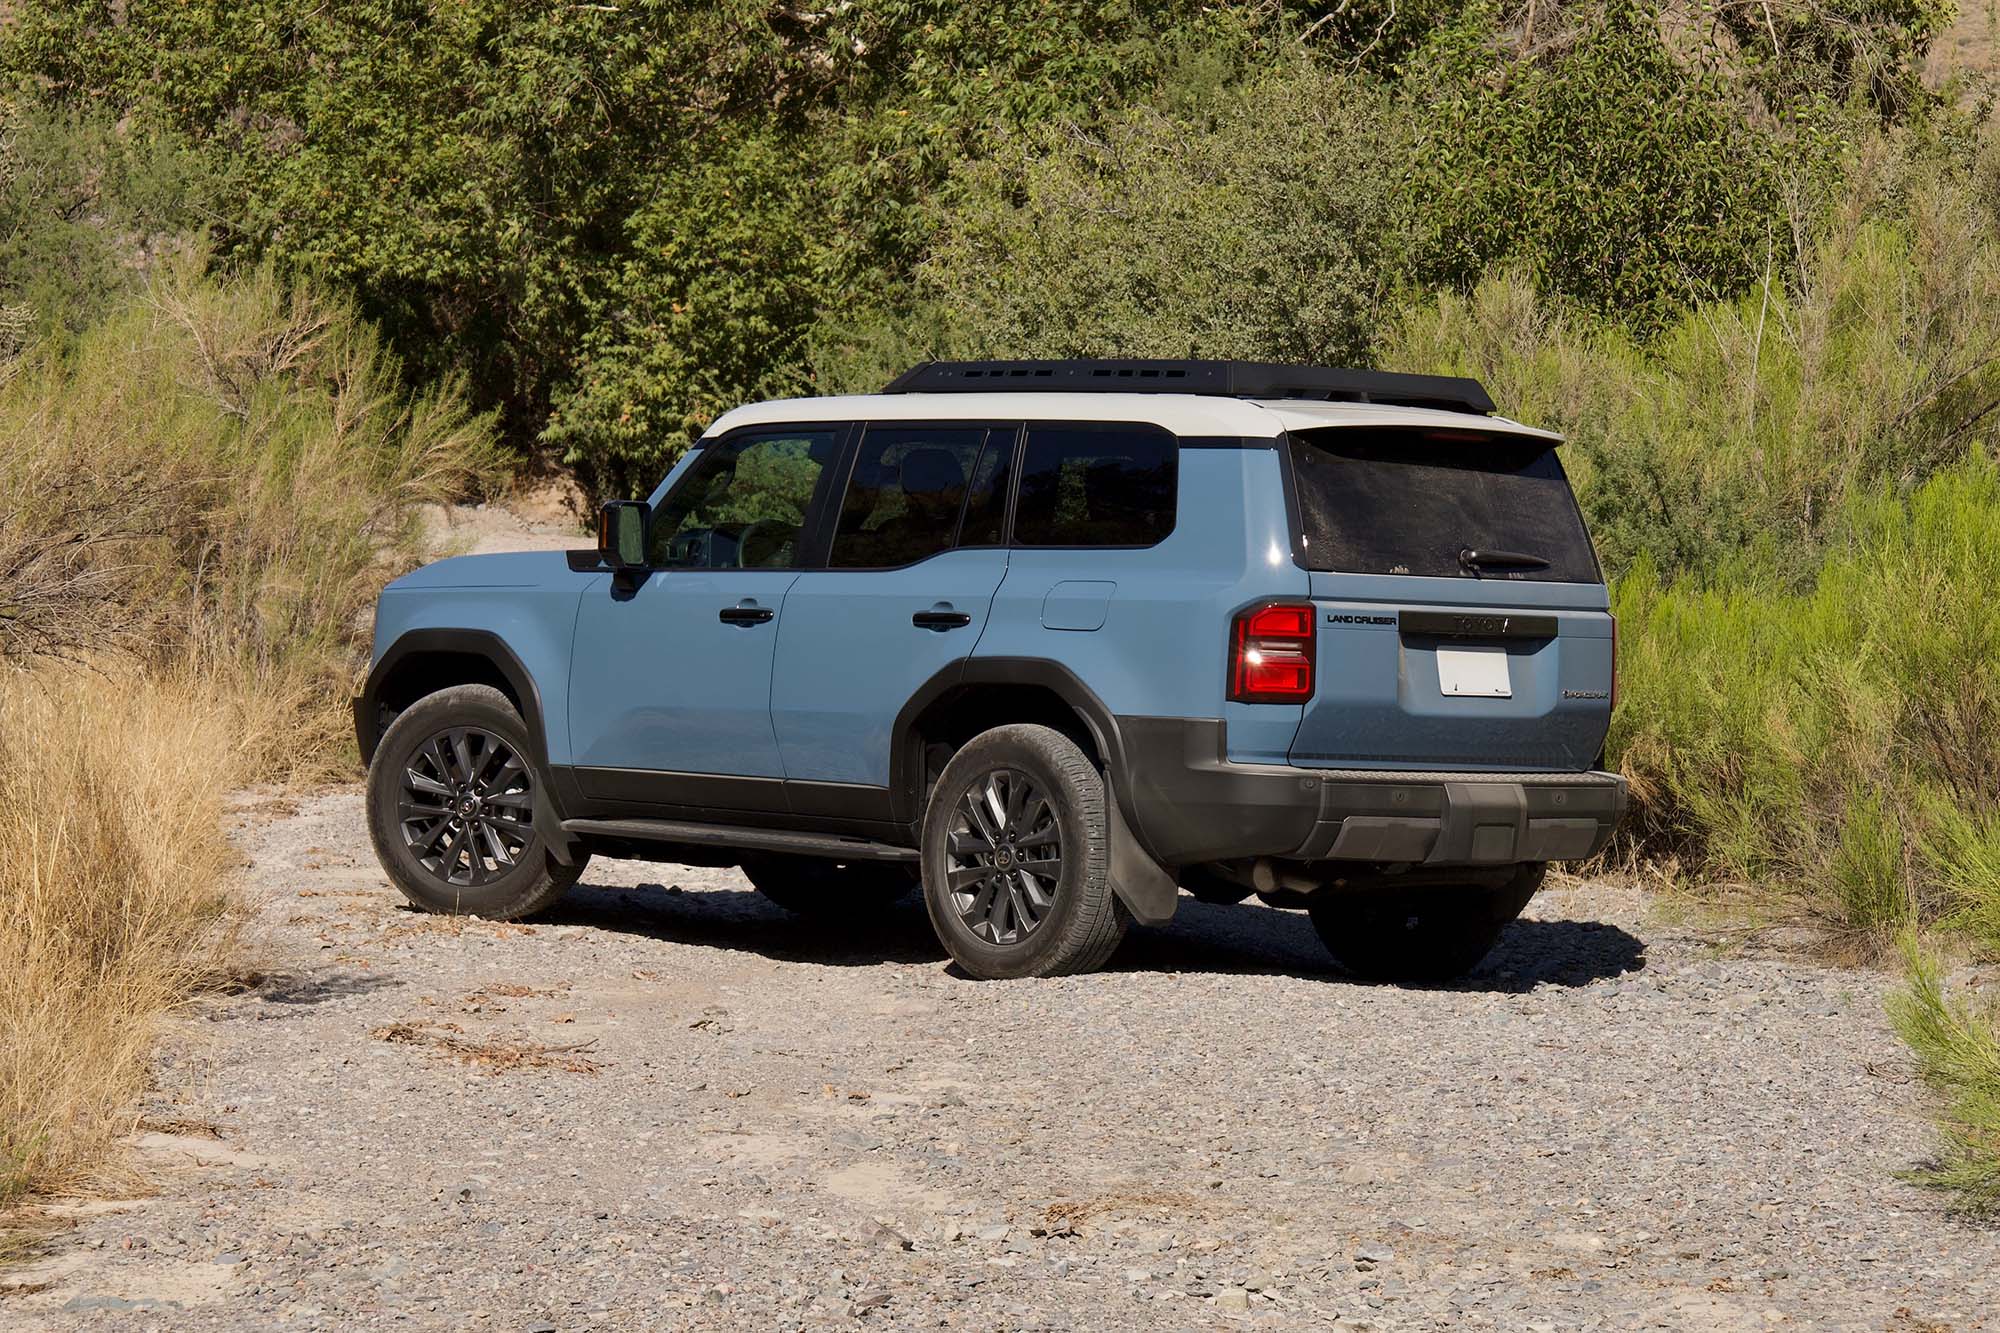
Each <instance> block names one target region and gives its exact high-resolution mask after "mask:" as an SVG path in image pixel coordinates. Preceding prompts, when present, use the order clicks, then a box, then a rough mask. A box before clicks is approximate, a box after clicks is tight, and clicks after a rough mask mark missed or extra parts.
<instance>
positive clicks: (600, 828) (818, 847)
mask: <svg viewBox="0 0 2000 1333" xmlns="http://www.w3.org/2000/svg"><path fill="white" fill-rule="evenodd" d="M562 826H563V832H565V833H574V834H577V835H578V836H580V837H598V838H630V839H632V840H633V841H636V842H681V843H692V844H694V845H696V846H701V847H743V848H749V849H752V850H755V851H760V852H789V853H791V854H792V855H794V856H828V857H832V858H834V859H835V860H840V861H905V862H915V861H918V860H921V859H922V854H921V853H919V852H918V851H917V849H916V848H914V847H894V846H891V845H890V844H888V843H886V842H874V841H871V840H870V839H867V838H849V837H843V836H841V835H839V834H834V833H790V832H786V831H784V830H781V829H767V828H741V827H738V826H736V825H733V824H698V823H695V822H693V821H691V820H682V819H565V820H564V821H563V825H562Z"/></svg>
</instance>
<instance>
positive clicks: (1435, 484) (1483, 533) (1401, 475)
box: [1291, 427, 1602, 583]
mask: <svg viewBox="0 0 2000 1333" xmlns="http://www.w3.org/2000/svg"><path fill="white" fill-rule="evenodd" d="M1291 449H1292V473H1293V476H1294V477H1295V478H1296V479H1297V482H1298V492H1299V518H1300V521H1301V525H1302V526H1303V528H1304V533H1303V535H1304V537H1305V550H1304V555H1305V564H1306V568H1308V569H1316V570H1323V571H1327V572H1338V573H1344V574H1417V575H1429V576H1433V577H1446V578H1473V577H1485V578H1511V579H1529V580H1535V581H1538V582H1545V583H1596V582H1598V581H1600V579H1601V577H1602V576H1601V575H1600V573H1599V572H1598V567H1597V556H1596V555H1595V553H1594V552H1592V550H1591V549H1590V537H1589V535H1588V534H1587V533H1586V532H1585V531H1584V527H1583V515H1582V514H1581V513H1579V512H1578V511H1577V507H1576V497H1575V496H1574V495H1572V494H1571V493H1570V488H1569V478H1568V477H1566V476H1564V475H1563V470H1562V464H1561V463H1560V462H1558V461H1557V460H1556V451H1555V448H1554V447H1553V446H1552V445H1549V444H1547V443H1545V442H1543V441H1541V440H1524V439H1522V438H1520V437H1518V436H1507V435H1496V434H1487V433H1485V432H1481V431H1459V430H1425V429H1415V430H1413V429H1379V428H1358V427H1340V428H1336V429H1331V430H1313V431H1294V432H1293V433H1292V436H1291ZM1466 550H1474V551H1493V552H1507V553H1512V554H1520V555H1526V556H1532V557H1536V558H1539V559H1540V560H1545V561H1547V562H1548V563H1547V564H1546V565H1539V564H1532V563H1525V562H1524V563H1495V564H1491V565H1487V566H1483V567H1482V568H1480V569H1478V570H1476V571H1475V570H1474V569H1471V568H1468V567H1467V566H1466V565H1465V564H1464V563H1462V562H1461V561H1460V559H1459V554H1460V552H1462V551H1466Z"/></svg>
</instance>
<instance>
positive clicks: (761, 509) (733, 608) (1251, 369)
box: [355, 361, 1624, 978]
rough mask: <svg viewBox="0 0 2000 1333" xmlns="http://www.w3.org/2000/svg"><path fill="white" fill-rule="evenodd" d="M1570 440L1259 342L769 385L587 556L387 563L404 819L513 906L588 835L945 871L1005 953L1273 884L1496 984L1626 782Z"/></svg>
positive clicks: (950, 908) (437, 877)
mask: <svg viewBox="0 0 2000 1333" xmlns="http://www.w3.org/2000/svg"><path fill="white" fill-rule="evenodd" d="M1558 443H1559V440H1558V437H1557V436H1555V435H1552V434H1549V433H1548V432H1546V431H1541V430H1535V429H1532V428H1530V427H1527V426H1523V425H1520V424H1518V423H1516V422H1513V421H1509V420H1506V419H1505V418H1502V417H1499V416H1496V415H1494V414H1493V403H1492V401H1491V399H1490V398H1489V397H1488V396H1487V394H1486V392H1485V391H1484V390H1483V389H1482V388H1481V387H1480V386H1479V385H1478V384H1477V383H1475V382H1473V381H1471V380H1466V379H1455V378H1447V377H1437V376H1417V375H1397V374H1383V373H1374V372H1363V371H1350V370H1333V369H1325V368H1317V367H1300V366H1283V365H1265V364H1253V363H1241V362H1200V361H1068V362H1032V361H1015V362H972V363H943V362H939V363H930V364H926V365H921V366H918V367H916V368H915V369H913V370H911V371H909V372H908V373H906V374H904V375H902V376H901V377H899V378H898V379H897V380H896V381H895V382H894V383H892V384H891V385H889V386H888V388H887V389H886V390H885V391H884V392H882V393H880V394H874V395H865V396H856V397H843V398H805V399H795V400H789V401H780V402H765V403H757V404H753V405H751V406H746V407H740V408H737V409H736V410H734V411H732V412H729V413H727V414H726V415H724V416H723V417H722V418H721V419H720V420H718V421H716V422H715V424H714V425H713V426H712V427H711V428H710V429H709V430H708V432H707V433H706V434H705V435H703V436H702V438H701V440H700V441H699V443H698V444H697V445H696V446H695V447H694V448H693V449H691V450H690V451H689V452H688V453H687V454H686V455H685V456H684V457H683V458H682V459H681V460H680V461H679V462H678V464H677V465H676V466H675V467H674V468H673V469H672V471H671V472H670V473H669V474H668V475H667V477H666V478H665V480H663V481H662V482H661V483H660V486H659V488H658V490H657V491H655V492H654V494H653V495H652V497H651V498H650V499H649V500H647V501H643V502H633V501H619V502H613V503H611V504H608V505H606V506H605V507H604V509H603V511H602V513H601V515H600V516H599V529H598V541H597V545H596V547H595V548H594V549H590V550H583V551H572V552H568V553H528V554H514V555H486V556H472V557H464V558H459V559H451V560H444V561H440V562H438V563H436V564H433V565H429V566H427V567H425V568H423V569H419V570H417V571H416V572H415V573H412V574H410V575H408V576H407V577H404V578H401V579H398V580H396V581H395V582H394V583H392V584H390V585H389V587H388V588H387V590H385V591H384V592H383V594H382V597H381V600H380V602H379V604H378V607H377V612H376V622H375V652H374V661H373V666H372V669H371V670H370V672H369V674H368V677H367V683H366V685H365V687H364V689H363V690H362V692H361V695H360V697H359V698H358V699H357V700H356V701H355V724H356V730H357V733H358V736H359V739H360V745H361V752H362V755H363V756H364V757H365V758H366V759H367V760H368V761H369V764H370V767H369V775H368V809H369V822H370V831H371V834H372V836H373V839H374V842H375V846H376V849H377V851H378V853H379V854H380V856H381V859H382V864H383V866H384V868H385V869H386V871H387V872H388V874H389V876H390V878H391V879H392V880H393V881H394V882H395V884H396V885H397V886H398V887H399V888H400V889H401V890H402V892H403V893H404V894H405V895H406V896H407V897H408V898H409V899H410V900H411V901H412V902H413V903H415V904H417V905H418V906H420V907H424V908H428V909H430V910H434V911H442V912H469V913H477V914H479V915H483V916H493V917H516V916H521V915H524V914H526V913H530V912H534V911H536V910H537V909H540V908H543V907H545V906H547V905H548V904H549V903H551V902H552V901H553V900H554V899H555V898H556V897H557V896H559V895H560V894H561V893H562V892H563V891H564V890H565V889H566V888H567V887H568V886H569V885H570V884H571V883H572V882H574V881H575V880H576V878H577V877H578V875H579V874H581V873H582V871H583V868H584V865H585V863H586V862H587V860H588V859H589V858H590V857H591V856H592V855H593V854H601V855H607V856H615V857H644V858H652V859H658V860H666V861H675V862H682V863H695V864H706V865H737V866H741V867H742V870H743V872H744V874H745V875H747V876H748V878H749V880H750V882H751V883H752V884H753V885H755V886H756V888H757V889H758V890H760V891H761V892H763V893H764V894H765V895H767V896H768V897H769V898H771V899H772V900H773V901H774V902H776V903H777V904H779V905H780V906H782V907H784V908H786V909H788V910H790V911H793V912H798V913H803V914H809V915H831V916H842V917H851V916H853V915H855V914H860V913H865V912H871V911H876V910H879V909H881V908H883V907H884V906H886V905H887V904H890V903H893V902H895V901H896V900H898V899H900V898H902V897H904V896H905V895H906V894H908V893H909V892H911V891H913V890H916V889H918V888H919V887H920V888H921V891H922V894H923V898H924V902H925V906H926V908H927V909H928V912H929V915H930V919H931V921H932V923H933V924H934V926H935V928H936V930H937V934H938V937H939V939H940V940H941V941H942V942H943V944H944V946H945V948H946V949H947V950H948V951H949V952H950V954H951V955H952V957H953V958H954V959H955V960H956V961H957V962H958V963H959V965H960V966H962V967H963V968H964V970H965V971H966V972H968V973H970V974H972V975H974V976H977V977H1022V976H1048V975H1054V974H1058V973H1067V972H1078V971H1084V970H1088V969H1091V968H1095V967H1097V966H1098V965H1099V964H1101V963H1102V962H1103V961H1104V960H1105V959H1106V958H1107V957H1108V956H1109V955H1110V954H1111V952H1112V950H1113V949H1114V948H1116V947H1117V945H1118V942H1119V940H1120V939H1121V938H1122V937H1123V936H1124V934H1125V933H1126V930H1127V928H1128V926H1129V924H1130V923H1132V922H1134V921H1137V922H1140V923H1147V924H1151V923H1158V922H1163V921H1165V920H1167V919H1168V918H1169V917H1171V916H1172V915H1173V913H1174V910H1175V905H1176V902H1177V901H1178V898H1179V893H1180V890H1182V889H1185V890H1186V891H1187V892H1188V893H1190V894H1192V895H1193V896H1195V897H1196V898H1200V899H1203V900H1207V901H1216V902H1233V901H1237V900H1240V899H1242V898H1244V897H1247V896H1248V895H1250V894H1252V893H1255V894H1258V895H1260V896H1261V897H1262V898H1263V899H1264V900H1265V901H1266V902H1269V903H1272V904H1275V905H1279V906H1284V907H1302V908H1304V909H1306V910H1307V911H1308V912H1309V913H1310V915H1311V918H1312V922H1313V924H1314V926H1315V927H1316V928H1317V930H1318V932H1319V934H1320V936H1321V937H1322V938H1323V939H1324V940H1325V942H1326V945H1327V947H1328V948H1329V949H1330V950H1331V951H1332V953H1333V954H1334V956H1335V957H1336V958H1337V959H1338V960H1339V961H1340V962H1341V963H1342V964H1343V965H1344V966H1346V967H1347V968H1348V969H1350V970H1351V971H1353V972H1355V973H1357V974H1360V975H1362V976H1366V977H1380V978H1444V977H1450V976H1455V975H1458V974H1460V973H1462V972H1464V971H1466V970H1468V969H1470V968H1471V967H1473V966H1474V965H1475V964H1477V963H1478V962H1479V960H1480V959H1481V958H1482V957H1483V956H1484V955H1485V954H1486V952H1487V951H1488V950H1489V949H1490V947H1491V946H1492V944H1493V943H1494V941H1495V939H1496V938H1497V936H1498V934H1499V932H1500V930H1501V928H1502V927H1503V926H1504V925H1505V924H1506V923H1507V922H1509V921H1511V920H1513V919H1514V917H1515V916H1516V915H1518V914H1519V912H1520V911H1521V909H1522V908H1523V907H1524V906H1525V905H1526V904H1527V902H1528V900H1529V898H1530V897H1531V896H1532V895H1533V893H1534V892H1535V890H1536V888H1537V886H1538V885H1539V884H1540V882H1541V879H1542V874H1543V868H1544V866H1545V865H1546V864H1547V863H1549V862H1551V861H1565V860H1576V859H1579V858H1584V857H1589V856H1591V855H1593V854H1595V853H1596V852H1597V851H1599V850H1600V849H1601V848H1602V847H1603V846H1604V844H1605V842H1606V841H1607V840H1608V839H1609V838H1610V836H1611V833H1612V829H1613V826H1614V824H1615V823H1616V820H1617V817H1618V815H1619V812H1620V809H1621V806H1622V803H1623V800H1624V788H1623V784H1622V783H1621V781H1620V779H1619V778H1617V777H1616V776H1614V775H1613V774H1610V773H1606V772H1602V771H1600V769H1601V768H1602V759H1601V757H1600V756H1601V747H1602V745H1603V742H1604V736H1605V730H1606V727H1607V724H1608V722H1609V719H1610V716H1611V709H1612V705H1613V696H1614V693H1615V690H1616V671H1615V642H1616V631H1615V627H1614V624H1613V621H1612V618H1611V615H1610V614H1609V611H1608V603H1607V599H1606V593H1605V587H1604V581H1603V578H1602V576H1601V574H1600V572H1599V569H1598V565H1597V561H1596V558H1595V556H1594V555H1593V553H1592V550H1591V545H1590V539H1589V536H1588V535H1587V533H1586V532H1585V530H1584V524H1583V519H1582V516H1581V514H1580V512H1579V511H1578V508H1577V505H1576V501H1575V498H1574V496H1573V495H1572V494H1571V491H1570V487H1569V483H1568V481H1567V480H1566V478H1565V476H1564V473H1563V469H1562V465H1561V463H1560V461H1559V460H1558V456H1557V445H1558Z"/></svg>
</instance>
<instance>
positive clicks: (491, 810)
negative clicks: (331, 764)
mask: <svg viewBox="0 0 2000 1333" xmlns="http://www.w3.org/2000/svg"><path fill="white" fill-rule="evenodd" d="M527 755H528V729H527V726H526V725H525V724H524V723H523V722H522V721H521V715H520V714H519V713H517V712H515V711H514V705H513V704H512V703H510V702H508V699H507V696H506V695H504V694H502V693H500V691H498V690H496V689H494V688H493V687H492V686H490V685H454V686H453V687H451V688H450V689H447V690H440V691H438V692H437V693H436V694H430V695H426V696H425V697H423V698H422V699H419V700H417V702H415V703H414V704H411V705H410V706H409V707H408V708H406V709H404V710H403V711H402V712H401V713H400V714H398V715H397V717H396V720H395V721H394V722H393V723H391V724H390V726H389V729H388V731H386V732H385V733H383V736H382V740H381V743H380V744H379V745H377V746H376V748H375V758H374V762H372V763H371V764H369V766H368V833H369V836H370V837H371V838H372V839H373V840H374V843H375V854H376V856H377V857H379V858H380V860H381V862H382V868H383V869H384V870H385V871H387V872H388V874H389V879H390V880H391V882H393V883H394V884H395V886H396V887H397V888H398V889H400V890H402V892H403V896H404V897H405V898H408V899H409V900H410V902H411V903H413V904H414V905H416V906H418V907H421V908H423V909H424V910H425V911H427V912H448V913H453V914H463V915H471V916H484V917H492V918H495V919H498V920H511V919H513V918H514V917H520V916H527V915H528V914H529V913H531V912H538V911H540V910H541V909H542V908H544V907H547V906H548V905H549V904H550V903H553V902H554V901H555V900H556V899H557V898H560V897H561V896H562V895H563V891H564V890H565V889H567V888H569V886H570V885H571V884H574V883H575V882H576V879H577V876H579V875H581V874H582V873H583V867H584V864H585V863H586V862H587V861H588V860H589V857H588V856H586V855H583V854H579V855H578V856H577V858H576V862H575V864H573V865H567V866H566V865H563V864H561V863H560V862H558V861H557V860H556V859H555V858H554V857H552V856H550V855H549V850H548V844H547V843H546V841H544V839H543V838H542V836H541V834H540V833H538V832H537V831H536V830H535V825H534V800H535V796H534V784H535V780H536V779H535V770H534V767H533V765H532V764H530V763H529V761H528V758H527Z"/></svg>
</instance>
